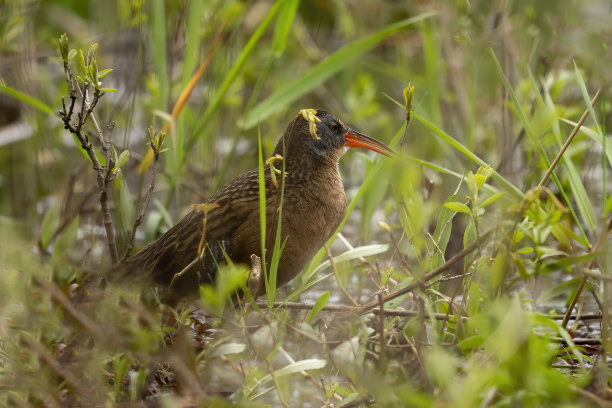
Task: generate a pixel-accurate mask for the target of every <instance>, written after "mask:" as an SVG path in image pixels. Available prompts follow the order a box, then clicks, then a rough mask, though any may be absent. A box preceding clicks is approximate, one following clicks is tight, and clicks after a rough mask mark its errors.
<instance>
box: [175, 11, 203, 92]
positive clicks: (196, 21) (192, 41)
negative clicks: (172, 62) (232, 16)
mask: <svg viewBox="0 0 612 408" xmlns="http://www.w3.org/2000/svg"><path fill="white" fill-rule="evenodd" d="M205 10H206V6H205V4H204V0H192V1H191V2H190V5H189V19H188V21H187V32H186V35H185V40H186V42H185V56H184V58H183V78H182V80H181V89H183V88H185V86H186V85H187V83H188V82H189V80H190V79H191V77H192V76H193V73H194V71H195V69H196V64H197V57H198V56H199V55H200V53H199V52H198V51H199V48H200V29H201V24H202V20H203V19H204V11H205Z"/></svg>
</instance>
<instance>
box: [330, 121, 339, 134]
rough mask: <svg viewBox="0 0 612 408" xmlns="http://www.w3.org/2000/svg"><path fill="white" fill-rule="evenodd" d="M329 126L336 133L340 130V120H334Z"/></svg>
mask: <svg viewBox="0 0 612 408" xmlns="http://www.w3.org/2000/svg"><path fill="white" fill-rule="evenodd" d="M329 128H330V129H331V131H332V132H334V133H338V131H339V130H340V125H339V124H338V122H333V123H332V124H331V125H330V126H329Z"/></svg>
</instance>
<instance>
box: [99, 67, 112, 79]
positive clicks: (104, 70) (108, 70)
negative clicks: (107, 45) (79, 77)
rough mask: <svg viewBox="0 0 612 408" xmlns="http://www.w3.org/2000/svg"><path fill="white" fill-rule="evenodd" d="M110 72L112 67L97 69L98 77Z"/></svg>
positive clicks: (100, 77)
mask: <svg viewBox="0 0 612 408" xmlns="http://www.w3.org/2000/svg"><path fill="white" fill-rule="evenodd" d="M111 72H113V69H112V68H107V69H103V70H102V71H98V79H102V78H104V77H105V76H107V75H108V74H110V73H111Z"/></svg>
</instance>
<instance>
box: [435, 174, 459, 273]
mask: <svg viewBox="0 0 612 408" xmlns="http://www.w3.org/2000/svg"><path fill="white" fill-rule="evenodd" d="M460 188H461V180H460V181H459V184H458V185H457V189H456V190H455V192H454V193H453V195H451V196H450V197H448V198H447V199H446V202H445V204H446V203H453V202H455V201H456V200H457V196H458V195H459V189H460ZM454 215H455V212H454V211H453V210H451V209H450V208H448V207H446V206H444V205H443V206H442V207H441V208H440V215H439V216H438V223H437V224H436V229H435V231H434V233H433V239H434V242H435V243H436V248H434V250H435V253H434V257H433V264H432V267H433V268H437V267H439V266H440V265H442V263H443V262H444V254H445V253H446V246H447V245H448V241H449V239H450V234H451V230H452V228H453V221H452V217H453V216H454ZM438 248H439V249H440V250H439V251H438Z"/></svg>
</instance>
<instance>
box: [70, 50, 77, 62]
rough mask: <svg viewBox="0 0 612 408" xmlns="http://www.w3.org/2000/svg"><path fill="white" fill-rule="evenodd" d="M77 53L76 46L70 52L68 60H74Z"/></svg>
mask: <svg viewBox="0 0 612 408" xmlns="http://www.w3.org/2000/svg"><path fill="white" fill-rule="evenodd" d="M76 54H77V50H75V49H74V48H73V49H71V50H70V52H69V53H68V61H72V60H73V59H74V57H75V56H76Z"/></svg>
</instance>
